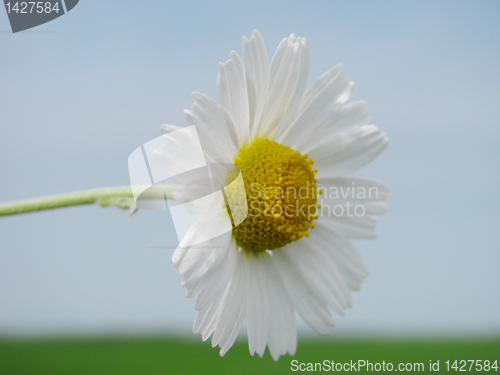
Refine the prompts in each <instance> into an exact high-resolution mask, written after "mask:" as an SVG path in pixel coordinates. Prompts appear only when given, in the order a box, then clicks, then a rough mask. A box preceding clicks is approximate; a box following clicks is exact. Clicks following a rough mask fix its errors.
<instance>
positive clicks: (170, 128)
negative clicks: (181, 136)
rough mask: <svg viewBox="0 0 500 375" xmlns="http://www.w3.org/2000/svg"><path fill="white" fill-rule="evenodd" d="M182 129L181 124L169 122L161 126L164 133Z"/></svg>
mask: <svg viewBox="0 0 500 375" xmlns="http://www.w3.org/2000/svg"><path fill="white" fill-rule="evenodd" d="M179 129H182V128H181V127H180V126H177V125H169V124H164V125H162V126H160V132H161V133H163V134H168V133H170V132H173V131H176V130H179Z"/></svg>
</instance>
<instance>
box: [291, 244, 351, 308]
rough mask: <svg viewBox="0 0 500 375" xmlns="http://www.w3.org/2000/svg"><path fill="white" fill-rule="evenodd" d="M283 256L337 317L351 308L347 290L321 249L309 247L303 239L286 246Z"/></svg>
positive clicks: (334, 266)
mask: <svg viewBox="0 0 500 375" xmlns="http://www.w3.org/2000/svg"><path fill="white" fill-rule="evenodd" d="M283 254H284V256H285V257H286V258H287V259H288V260H289V261H290V263H291V264H292V265H293V267H294V268H295V269H297V270H298V271H299V273H300V274H301V275H302V277H303V279H304V282H305V283H306V284H307V285H308V286H309V289H310V290H311V291H313V293H315V294H316V295H317V296H318V298H319V299H321V300H322V301H324V302H325V303H327V304H328V305H329V306H330V307H331V308H332V309H334V310H335V311H336V312H337V313H338V314H339V315H344V310H345V309H347V308H348V307H351V299H350V295H349V289H348V288H347V285H346V284H345V281H344V280H343V278H342V277H340V274H339V271H338V269H337V266H336V265H335V263H334V262H332V261H331V260H330V259H329V258H328V257H327V256H326V255H325V254H324V253H323V251H322V249H319V248H316V247H314V246H311V244H310V243H309V242H308V241H307V239H305V240H303V241H298V242H293V243H291V244H289V245H287V246H286V251H285V252H284V253H283Z"/></svg>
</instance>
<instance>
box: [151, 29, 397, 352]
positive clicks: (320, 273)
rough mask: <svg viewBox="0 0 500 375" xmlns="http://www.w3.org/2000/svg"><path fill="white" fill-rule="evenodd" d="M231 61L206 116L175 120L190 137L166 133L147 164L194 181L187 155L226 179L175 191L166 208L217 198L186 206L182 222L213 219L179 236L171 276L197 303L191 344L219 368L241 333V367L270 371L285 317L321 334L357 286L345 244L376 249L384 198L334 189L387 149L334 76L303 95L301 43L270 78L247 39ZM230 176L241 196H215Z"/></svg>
mask: <svg viewBox="0 0 500 375" xmlns="http://www.w3.org/2000/svg"><path fill="white" fill-rule="evenodd" d="M243 58H244V62H243V61H242V59H241V58H240V57H239V56H238V54H236V52H234V51H233V52H231V53H230V59H229V60H228V61H227V62H225V63H220V64H219V76H218V79H217V99H218V102H215V101H214V100H213V99H211V98H210V97H208V96H206V95H203V94H201V93H197V92H195V93H193V94H192V98H193V100H194V104H193V107H192V109H191V110H189V111H188V110H186V111H185V118H186V122H187V124H188V125H190V126H193V125H194V126H195V128H196V133H197V134H196V136H194V137H187V138H182V139H184V141H179V139H181V138H175V139H174V138H173V137H172V134H175V133H177V131H178V130H179V129H181V128H179V127H176V126H173V125H164V126H163V127H162V131H163V132H164V133H165V136H164V137H165V144H164V145H163V146H162V147H161V148H160V149H158V150H156V151H155V157H156V159H157V161H158V162H159V163H160V164H161V165H162V166H163V167H164V168H165V169H166V170H167V171H168V172H171V174H175V173H172V172H174V171H175V170H177V167H178V165H179V164H182V165H183V166H184V167H185V168H186V170H189V169H193V168H195V166H194V164H193V163H192V162H191V161H190V160H191V159H190V157H189V156H190V155H189V152H194V151H192V150H196V147H197V145H196V144H195V143H196V142H199V143H201V146H202V150H203V151H202V158H204V160H205V161H206V162H207V163H212V164H213V165H216V164H217V163H219V164H220V165H232V166H236V167H237V168H233V169H231V168H229V169H228V168H219V169H216V168H214V169H213V170H212V171H211V173H210V176H211V185H212V186H211V188H209V187H208V185H210V184H204V183H202V182H201V180H200V179H199V178H197V177H193V176H187V177H186V176H183V177H182V178H180V179H179V181H180V182H181V183H182V184H183V185H184V190H183V191H181V192H174V193H173V196H174V198H175V199H176V200H177V201H178V202H181V203H186V202H187V203H189V202H194V201H195V200H196V199H195V198H197V197H200V196H202V195H203V194H206V195H209V194H210V193H212V192H213V191H214V190H213V182H214V181H216V185H217V184H219V185H220V186H222V187H223V186H226V188H225V194H226V198H224V199H222V198H221V197H222V196H219V197H218V198H217V196H215V195H214V197H215V198H213V199H211V200H210V201H209V203H207V202H208V201H207V200H204V201H203V202H204V203H203V205H200V204H198V203H199V202H198V203H197V204H188V206H189V208H188V209H189V210H192V213H193V215H194V216H196V215H197V214H199V212H200V210H201V211H203V212H208V211H210V212H212V213H213V214H210V215H209V216H210V217H202V218H201V219H200V221H199V222H197V223H196V224H195V225H193V227H192V228H191V229H190V230H188V232H187V234H186V236H185V237H184V239H183V240H182V241H181V243H180V245H179V247H178V248H177V249H176V251H175V253H174V255H173V262H174V265H175V266H176V267H177V268H178V269H179V271H180V272H181V274H182V275H183V281H182V285H183V287H184V288H186V294H187V296H188V297H193V298H195V299H196V310H197V311H198V314H197V317H196V320H195V323H194V332H199V333H201V335H202V338H203V340H206V339H207V338H208V337H209V336H210V335H213V336H212V345H213V346H215V345H219V346H220V348H221V355H224V354H225V353H226V352H227V350H228V349H229V348H230V347H231V346H232V345H233V343H234V341H235V339H236V337H237V335H238V332H239V330H240V328H241V326H242V324H243V322H244V321H245V320H246V324H247V331H248V343H249V349H250V353H251V354H252V355H253V354H254V353H258V354H259V355H260V356H262V355H263V353H264V351H265V348H266V346H268V347H269V350H270V353H271V355H272V356H273V358H274V359H277V358H278V357H279V356H280V355H282V354H285V353H287V352H288V353H290V354H294V353H295V350H296V346H297V334H296V327H295V314H294V310H296V311H297V312H298V313H299V314H300V316H301V317H302V318H303V319H304V321H305V322H306V323H307V324H308V325H309V326H311V327H312V328H313V329H314V330H316V331H317V332H319V333H321V334H326V333H328V332H329V329H330V327H332V326H333V320H332V316H331V313H330V309H332V310H334V311H336V312H337V313H338V314H340V315H344V310H345V309H347V308H348V307H351V298H350V291H351V290H358V289H359V287H360V284H361V282H362V281H363V279H364V278H365V276H366V275H367V274H368V270H367V269H366V267H365V265H364V264H363V261H362V260H361V257H360V256H359V254H358V253H357V251H356V249H355V248H354V246H353V245H352V243H351V242H350V240H349V238H373V237H374V233H373V229H374V227H375V221H376V215H379V214H382V213H384V212H385V211H386V209H387V208H386V204H385V201H386V199H387V195H388V194H389V193H390V190H389V188H388V187H387V186H385V185H384V184H382V183H380V182H376V181H373V180H369V179H365V178H359V177H343V176H345V175H347V174H349V173H351V172H353V171H355V170H357V169H359V168H361V167H362V166H364V165H366V164H367V163H369V162H370V161H371V160H373V159H374V158H375V157H376V156H377V155H378V154H379V153H380V152H382V151H383V150H384V148H385V147H386V146H387V142H388V141H387V138H386V136H385V134H383V133H382V132H381V131H380V130H379V129H378V128H377V127H376V126H375V125H373V124H372V119H371V118H370V117H369V116H368V114H367V112H366V109H365V103H363V102H354V103H350V104H345V102H346V101H347V99H348V98H349V96H350V93H351V91H352V89H353V87H354V84H353V82H351V81H350V80H349V79H348V78H346V77H344V76H342V75H341V70H342V67H341V66H340V65H337V66H335V67H333V68H332V69H330V70H329V71H327V72H326V73H325V74H323V75H322V76H321V77H320V78H319V79H317V80H316V81H315V82H314V83H313V84H312V85H311V86H310V87H309V88H307V80H308V70H309V68H308V66H309V57H308V47H307V42H306V39H305V38H296V37H295V36H294V35H293V34H292V35H291V36H290V37H289V38H285V39H283V40H282V42H281V43H280V45H279V46H278V49H277V50H276V52H275V54H274V56H273V58H272V60H271V63H270V64H269V62H268V57H267V53H266V49H265V46H264V41H263V39H262V37H261V35H260V33H259V32H258V31H254V32H253V33H252V37H251V38H250V39H247V38H243ZM179 134H181V133H179ZM182 134H184V133H182ZM181 149H182V150H181ZM190 150H191V151H190ZM183 153H184V154H183ZM190 163H191V164H193V165H190ZM239 173H241V178H242V183H241V184H242V185H244V189H243V190H241V189H240V190H238V189H234V188H227V186H228V185H229V184H230V183H231V181H233V180H234V179H235V178H236V176H237V175H238V174H239ZM242 191H243V193H242ZM228 201H229V202H231V201H235V202H238V203H237V204H235V205H231V203H228ZM207 207H210V208H207ZM235 207H236V208H235ZM202 216H203V215H202ZM223 228H226V229H223ZM208 234H211V235H208Z"/></svg>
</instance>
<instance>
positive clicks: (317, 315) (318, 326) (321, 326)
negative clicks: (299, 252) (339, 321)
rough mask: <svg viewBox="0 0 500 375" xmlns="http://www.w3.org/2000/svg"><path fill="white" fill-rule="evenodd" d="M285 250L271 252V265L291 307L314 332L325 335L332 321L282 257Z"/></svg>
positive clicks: (320, 303)
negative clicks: (276, 272)
mask: <svg viewBox="0 0 500 375" xmlns="http://www.w3.org/2000/svg"><path fill="white" fill-rule="evenodd" d="M285 252H286V249H285V248H283V249H277V250H274V251H273V264H274V265H275V268H276V270H277V271H278V273H279V275H280V277H281V280H282V281H283V285H284V286H285V289H286V292H287V295H288V297H289V299H290V302H291V303H292V305H293V307H294V308H295V309H296V310H297V312H298V313H299V314H300V316H301V317H302V319H304V321H305V322H306V323H307V324H308V325H309V326H310V327H311V328H312V329H314V330H315V331H316V332H318V333H320V334H322V335H326V334H328V333H329V332H330V327H332V326H333V319H332V316H331V315H330V312H329V311H328V308H327V306H326V303H324V302H323V301H321V300H320V299H319V298H318V297H317V296H316V294H315V293H314V292H313V291H312V290H310V289H309V287H308V285H307V283H306V282H305V280H304V278H303V277H302V275H301V274H300V273H299V272H298V271H297V270H296V269H295V268H294V267H293V265H292V264H291V263H290V262H289V261H288V259H287V258H286V257H285V256H284V253H285Z"/></svg>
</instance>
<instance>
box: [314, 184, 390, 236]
mask: <svg viewBox="0 0 500 375" xmlns="http://www.w3.org/2000/svg"><path fill="white" fill-rule="evenodd" d="M318 187H319V189H320V190H322V191H323V193H322V194H320V195H318V203H319V204H320V205H321V209H320V210H319V216H320V217H321V218H322V221H324V222H325V223H329V224H330V225H331V226H332V227H334V228H335V230H336V231H338V232H339V233H341V234H343V235H345V236H347V237H350V238H374V237H375V233H374V232H373V230H374V229H375V224H376V220H377V216H376V215H380V214H383V213H384V212H386V211H387V205H386V203H385V202H386V201H387V196H388V195H389V194H390V192H391V190H390V188H389V187H388V186H387V185H385V184H383V183H381V182H378V181H375V180H371V179H368V178H361V177H335V178H323V179H321V178H320V179H318Z"/></svg>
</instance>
